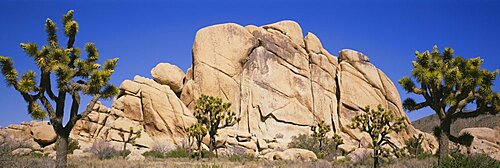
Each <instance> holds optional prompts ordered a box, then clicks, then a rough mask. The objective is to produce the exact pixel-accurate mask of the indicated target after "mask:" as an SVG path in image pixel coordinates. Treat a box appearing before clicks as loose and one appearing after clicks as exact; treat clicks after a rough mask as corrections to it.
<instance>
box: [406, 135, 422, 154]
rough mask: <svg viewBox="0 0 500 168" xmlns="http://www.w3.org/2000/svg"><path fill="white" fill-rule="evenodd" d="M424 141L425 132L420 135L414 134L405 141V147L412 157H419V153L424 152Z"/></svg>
mask: <svg viewBox="0 0 500 168" xmlns="http://www.w3.org/2000/svg"><path fill="white" fill-rule="evenodd" d="M423 141H424V135H423V134H418V136H415V135H413V136H412V137H411V138H410V139H408V140H407V141H405V148H406V149H407V150H408V152H409V153H410V155H411V156H412V157H417V156H418V155H420V154H422V153H424V148H422V143H423Z"/></svg>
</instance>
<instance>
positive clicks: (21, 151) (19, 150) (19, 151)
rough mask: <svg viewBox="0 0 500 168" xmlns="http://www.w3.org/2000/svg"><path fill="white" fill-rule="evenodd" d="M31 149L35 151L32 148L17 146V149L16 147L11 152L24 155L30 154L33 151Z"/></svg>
mask: <svg viewBox="0 0 500 168" xmlns="http://www.w3.org/2000/svg"><path fill="white" fill-rule="evenodd" d="M31 151H33V150H32V149H30V148H17V149H14V150H13V151H12V152H11V154H12V155H16V156H24V155H28V154H30V153H31Z"/></svg>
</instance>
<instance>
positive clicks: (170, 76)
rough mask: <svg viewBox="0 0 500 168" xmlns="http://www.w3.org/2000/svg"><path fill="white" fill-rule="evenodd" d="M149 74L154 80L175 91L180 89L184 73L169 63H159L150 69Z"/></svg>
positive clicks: (177, 91)
mask: <svg viewBox="0 0 500 168" xmlns="http://www.w3.org/2000/svg"><path fill="white" fill-rule="evenodd" d="M151 75H152V76H153V79H154V80H155V81H156V82H158V83H160V84H162V85H168V86H170V88H171V89H172V90H173V91H174V92H175V93H179V92H181V91H182V86H183V81H184V77H185V74H184V72H183V71H182V69H180V68H179V67H177V66H175V65H172V64H169V63H159V64H158V65H156V67H154V68H153V69H152V70H151Z"/></svg>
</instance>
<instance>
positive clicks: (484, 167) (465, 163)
mask: <svg viewBox="0 0 500 168" xmlns="http://www.w3.org/2000/svg"><path fill="white" fill-rule="evenodd" d="M456 167H462V168H493V167H497V168H498V167H500V161H498V160H495V159H493V158H490V157H489V156H487V155H464V154H460V153H453V154H451V157H450V156H448V157H446V158H444V159H443V160H442V161H441V162H439V165H434V168H456Z"/></svg>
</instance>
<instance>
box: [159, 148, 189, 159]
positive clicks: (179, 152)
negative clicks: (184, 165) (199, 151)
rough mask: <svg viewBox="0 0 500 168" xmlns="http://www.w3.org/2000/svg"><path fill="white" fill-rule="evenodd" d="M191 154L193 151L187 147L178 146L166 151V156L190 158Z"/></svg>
mask: <svg viewBox="0 0 500 168" xmlns="http://www.w3.org/2000/svg"><path fill="white" fill-rule="evenodd" d="M190 156H191V152H190V151H189V149H186V148H176V149H174V150H171V151H169V152H167V153H165V157H166V158H188V157H190Z"/></svg>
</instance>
